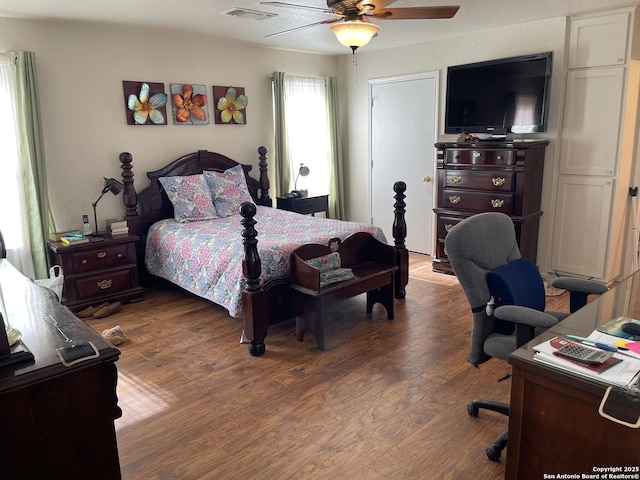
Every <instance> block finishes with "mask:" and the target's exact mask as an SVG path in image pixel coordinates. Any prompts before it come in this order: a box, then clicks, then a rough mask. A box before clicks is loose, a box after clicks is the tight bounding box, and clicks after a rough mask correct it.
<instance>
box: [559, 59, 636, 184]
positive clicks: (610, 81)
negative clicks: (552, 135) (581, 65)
mask: <svg viewBox="0 0 640 480" xmlns="http://www.w3.org/2000/svg"><path fill="white" fill-rule="evenodd" d="M624 71H625V68H624V67H612V68H598V69H590V70H572V71H570V72H569V74H568V76H567V96H566V100H565V114H564V115H565V116H564V123H563V132H564V133H563V135H562V143H561V155H560V174H561V175H598V176H608V177H611V176H613V175H615V174H616V164H617V160H618V144H619V137H620V124H621V118H620V115H621V111H622V88H623V85H624Z"/></svg>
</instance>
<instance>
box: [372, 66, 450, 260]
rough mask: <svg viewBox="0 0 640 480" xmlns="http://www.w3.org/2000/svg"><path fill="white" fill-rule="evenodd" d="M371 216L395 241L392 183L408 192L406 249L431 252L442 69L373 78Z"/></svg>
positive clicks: (390, 238) (390, 239)
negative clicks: (439, 79) (439, 83)
mask: <svg viewBox="0 0 640 480" xmlns="http://www.w3.org/2000/svg"><path fill="white" fill-rule="evenodd" d="M369 100H370V109H371V110H370V116H369V118H370V122H371V124H370V129H369V132H370V139H369V145H370V159H371V189H370V191H371V202H370V205H371V219H372V223H373V224H375V225H377V226H379V227H381V228H382V229H383V231H384V233H385V235H386V236H387V240H388V241H389V243H392V242H393V235H392V225H393V204H394V201H393V196H394V192H393V184H394V183H395V182H396V181H398V180H402V181H403V182H405V183H406V184H407V191H406V192H405V195H406V199H405V203H406V204H407V207H406V215H405V219H406V222H407V238H406V246H407V249H408V250H410V251H412V252H418V253H424V254H428V255H430V254H431V253H432V251H433V248H434V243H435V237H434V235H433V224H434V218H435V215H434V213H433V204H434V192H435V191H436V182H435V179H436V177H435V148H434V143H435V142H436V141H437V133H438V128H437V115H438V72H428V73H422V74H416V75H405V76H400V77H393V78H382V79H374V80H370V81H369Z"/></svg>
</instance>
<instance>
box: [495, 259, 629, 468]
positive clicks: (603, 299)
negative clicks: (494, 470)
mask: <svg viewBox="0 0 640 480" xmlns="http://www.w3.org/2000/svg"><path fill="white" fill-rule="evenodd" d="M639 297H640V272H638V273H635V274H634V275H633V276H631V277H629V278H628V279H626V280H624V281H623V282H621V283H620V284H619V285H618V286H617V287H615V288H613V289H611V290H610V291H608V292H606V293H605V294H603V295H602V296H600V298H598V299H596V300H594V301H593V302H591V303H589V304H587V305H586V306H585V307H583V308H582V309H580V310H578V311H577V312H576V313H574V314H573V315H571V316H569V317H568V318H567V319H565V320H564V321H562V322H560V323H559V324H557V325H556V326H555V327H553V328H551V329H549V330H548V331H546V332H545V333H544V334H542V335H540V336H539V337H537V338H536V339H534V340H533V341H531V342H529V343H528V344H526V345H525V346H523V347H522V348H520V349H518V350H516V351H515V352H514V353H512V354H511V356H510V357H509V363H510V364H511V365H512V366H513V377H512V379H511V382H512V385H511V402H510V405H511V407H510V412H509V441H508V446H507V465H506V471H505V478H507V479H509V480H527V479H535V480H540V479H543V478H554V477H551V476H550V475H558V474H578V475H581V474H592V475H593V474H596V473H598V472H597V471H595V470H594V469H596V468H605V467H621V468H623V469H624V467H636V468H637V467H638V465H640V429H633V428H629V427H625V426H622V425H619V424H617V423H614V422H612V421H610V420H607V419H605V418H603V417H601V416H600V415H599V414H598V406H599V405H600V401H601V399H602V396H603V394H604V391H605V390H606V387H607V385H605V384H603V383H600V382H598V381H597V380H591V379H588V378H586V377H581V376H578V375H574V374H571V373H570V372H567V371H563V370H560V369H557V368H554V367H551V366H548V365H544V364H541V363H539V362H536V361H534V360H533V354H534V351H533V346H535V345H538V344H539V343H541V342H543V341H545V340H548V339H549V338H552V337H553V336H555V335H567V334H576V335H581V336H587V335H589V334H590V333H591V332H592V331H593V330H594V329H595V328H596V327H597V326H598V325H600V324H603V323H606V322H607V321H609V320H611V319H612V318H614V317H618V316H629V317H633V318H640V298H639ZM622 473H624V470H622ZM626 473H628V474H631V475H636V474H640V471H638V470H637V469H636V470H631V471H627V472H626ZM545 474H547V475H549V476H547V477H545V476H544V475H545ZM555 478H560V477H557V476H556V477H555ZM567 478H568V477H567ZM580 478H589V477H580ZM593 478H596V477H593ZM598 478H604V477H603V476H602V475H600V477H598ZM612 478H613V477H612ZM628 478H632V477H628ZM633 478H637V477H633Z"/></svg>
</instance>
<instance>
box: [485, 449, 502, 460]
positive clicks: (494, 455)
mask: <svg viewBox="0 0 640 480" xmlns="http://www.w3.org/2000/svg"><path fill="white" fill-rule="evenodd" d="M485 453H486V454H487V458H488V459H489V460H491V461H492V462H497V461H498V460H500V454H501V453H502V452H500V451H497V450H496V449H495V448H494V447H489V448H487V449H486V450H485Z"/></svg>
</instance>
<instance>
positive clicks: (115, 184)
mask: <svg viewBox="0 0 640 480" xmlns="http://www.w3.org/2000/svg"><path fill="white" fill-rule="evenodd" d="M103 178H104V189H103V190H104V192H103V193H107V192H111V193H113V194H114V195H118V194H119V193H120V192H121V191H122V190H124V185H123V184H122V183H121V182H119V181H118V180H116V179H115V178H105V177H103Z"/></svg>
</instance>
